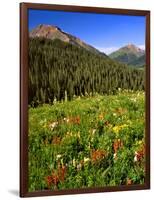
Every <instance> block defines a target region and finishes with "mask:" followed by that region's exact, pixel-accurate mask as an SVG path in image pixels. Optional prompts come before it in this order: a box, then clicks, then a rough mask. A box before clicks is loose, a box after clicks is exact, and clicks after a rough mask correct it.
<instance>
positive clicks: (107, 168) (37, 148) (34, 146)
mask: <svg viewBox="0 0 154 200" xmlns="http://www.w3.org/2000/svg"><path fill="white" fill-rule="evenodd" d="M29 125H30V126H29V190H30V191H35V190H42V189H51V190H53V189H66V188H81V187H94V186H106V185H108V186H110V185H119V184H138V183H143V182H144V158H143V159H142V157H141V159H140V160H138V161H137V162H134V156H135V151H140V150H141V149H142V148H143V144H144V93H142V92H136V93H132V92H121V93H119V94H118V95H116V96H99V95H98V96H95V97H84V98H81V99H80V98H77V99H74V100H72V101H69V102H63V103H55V105H53V106H50V105H44V106H42V107H38V108H30V109H29ZM117 141H120V143H121V146H120V145H119V147H118V151H117V152H116V155H114V154H115V146H114V145H115V144H116V143H117ZM63 167H64V168H65V170H62V169H63ZM59 170H61V171H62V172H64V173H63V175H64V176H63V178H61V179H60V178H58V176H59ZM62 172H60V173H62ZM53 177H54V178H53ZM56 178H57V179H56ZM55 180H57V181H55Z"/></svg>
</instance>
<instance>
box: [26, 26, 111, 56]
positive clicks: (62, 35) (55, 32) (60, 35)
mask: <svg viewBox="0 0 154 200" xmlns="http://www.w3.org/2000/svg"><path fill="white" fill-rule="evenodd" d="M29 36H30V38H36V37H40V38H41V37H43V38H47V39H51V40H54V39H59V40H61V41H63V42H67V43H71V44H73V45H76V46H78V47H82V48H85V49H86V50H88V51H90V52H93V53H96V54H100V55H103V56H106V57H107V55H106V54H105V53H102V52H100V51H99V50H98V49H96V48H94V47H92V46H91V45H89V44H86V43H85V42H84V41H82V40H81V39H79V38H77V37H76V36H73V35H71V34H69V33H66V32H64V31H63V30H62V29H61V28H59V27H58V26H54V25H46V24H40V25H38V26H37V27H36V28H34V29H33V30H32V31H31V32H30V33H29Z"/></svg>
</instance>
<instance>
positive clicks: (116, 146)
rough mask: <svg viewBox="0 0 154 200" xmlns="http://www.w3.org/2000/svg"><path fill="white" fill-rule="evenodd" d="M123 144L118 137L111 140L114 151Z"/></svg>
mask: <svg viewBox="0 0 154 200" xmlns="http://www.w3.org/2000/svg"><path fill="white" fill-rule="evenodd" d="M122 146H123V142H122V141H121V140H120V139H116V140H114V142H113V149H114V153H117V151H118V149H119V148H121V147H122Z"/></svg>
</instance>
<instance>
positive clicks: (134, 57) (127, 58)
mask: <svg viewBox="0 0 154 200" xmlns="http://www.w3.org/2000/svg"><path fill="white" fill-rule="evenodd" d="M109 57H110V58H112V59H114V60H116V61H118V62H121V63H125V64H128V65H133V66H136V67H139V66H144V65H145V51H144V50H142V49H140V48H138V47H136V46H135V45H133V44H128V45H126V46H124V47H122V48H120V49H119V50H117V51H115V52H113V53H111V54H110V55H109Z"/></svg>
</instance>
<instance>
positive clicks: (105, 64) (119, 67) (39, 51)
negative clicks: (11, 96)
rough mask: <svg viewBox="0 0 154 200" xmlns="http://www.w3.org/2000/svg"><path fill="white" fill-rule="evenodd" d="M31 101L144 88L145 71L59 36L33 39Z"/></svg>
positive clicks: (30, 76) (31, 50)
mask: <svg viewBox="0 0 154 200" xmlns="http://www.w3.org/2000/svg"><path fill="white" fill-rule="evenodd" d="M29 66H30V68H29V104H31V105H34V106H36V105H38V104H39V103H52V102H53V101H54V99H55V98H56V100H64V99H66V98H67V99H69V100H71V99H72V98H73V97H74V95H75V96H80V95H87V94H95V93H96V92H97V93H99V94H116V92H117V90H118V88H123V89H133V90H142V89H144V71H139V70H136V69H131V68H128V67H126V66H125V65H124V64H120V63H117V62H115V61H112V60H111V59H109V58H108V57H106V56H103V55H102V54H95V53H93V52H91V51H89V50H86V49H85V48H81V47H78V46H76V45H73V44H71V43H67V42H63V41H61V40H59V39H54V40H51V39H46V38H38V37H37V38H30V40H29Z"/></svg>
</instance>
